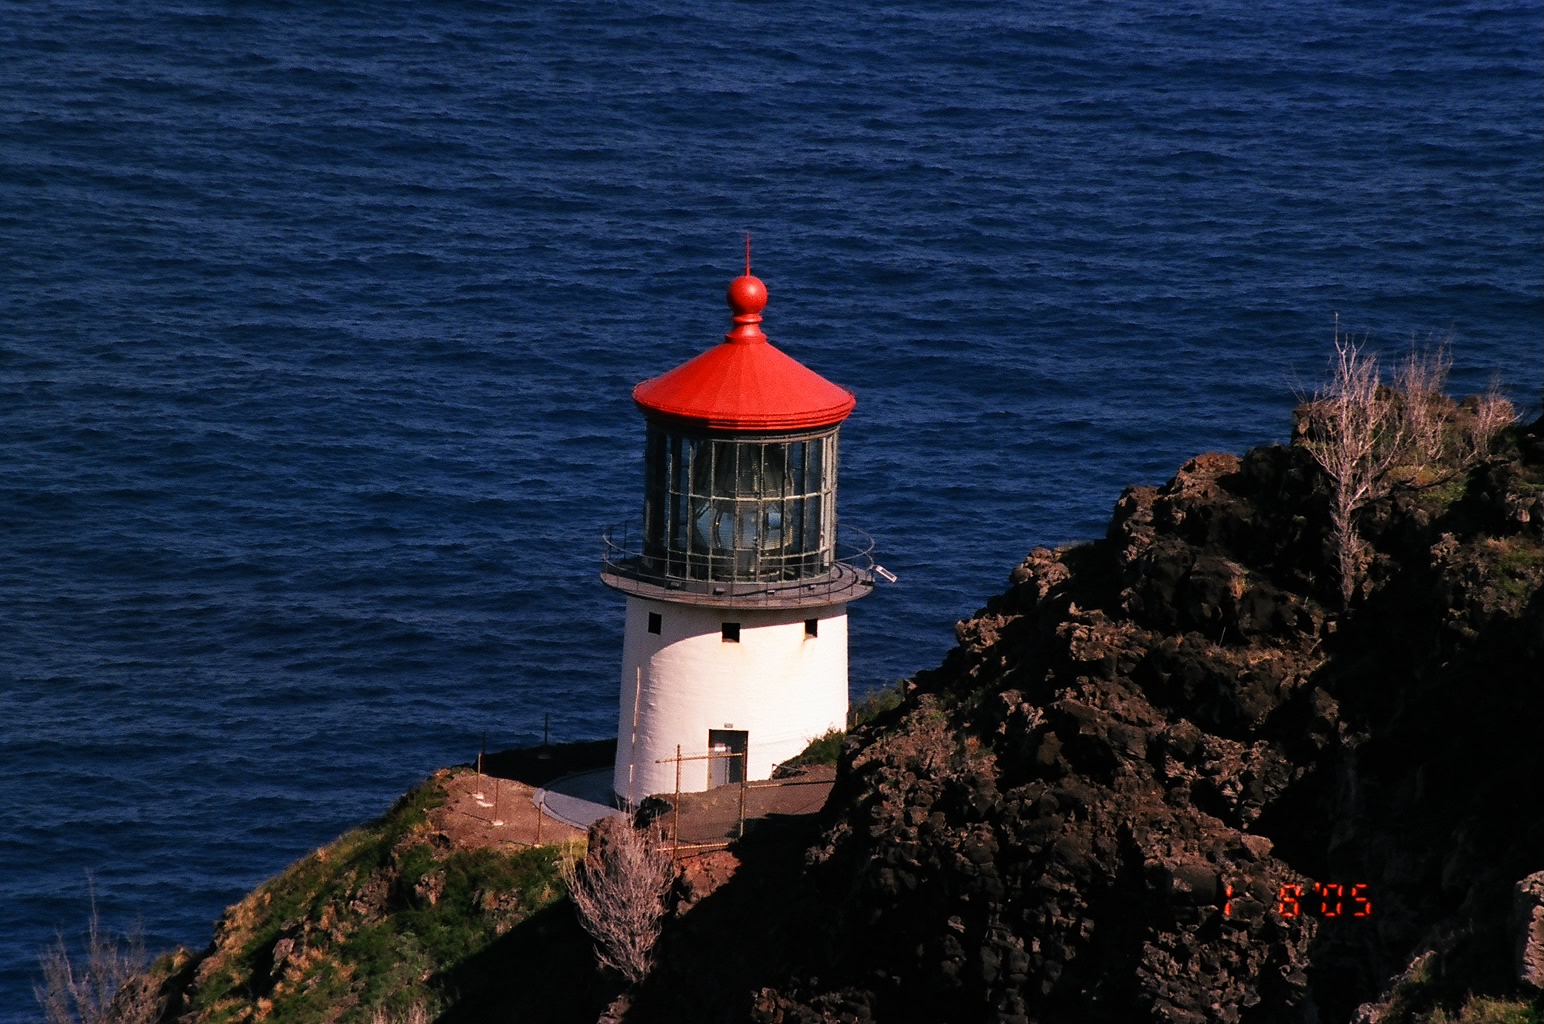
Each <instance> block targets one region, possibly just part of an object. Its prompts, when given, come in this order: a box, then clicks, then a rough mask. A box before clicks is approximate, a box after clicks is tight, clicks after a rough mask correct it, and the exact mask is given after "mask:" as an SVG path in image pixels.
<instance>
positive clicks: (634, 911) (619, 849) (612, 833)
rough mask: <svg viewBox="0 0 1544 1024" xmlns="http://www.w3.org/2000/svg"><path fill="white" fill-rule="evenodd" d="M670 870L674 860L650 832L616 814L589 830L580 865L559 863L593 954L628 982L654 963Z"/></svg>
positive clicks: (669, 881) (644, 972) (647, 971)
mask: <svg viewBox="0 0 1544 1024" xmlns="http://www.w3.org/2000/svg"><path fill="white" fill-rule="evenodd" d="M674 875H675V865H674V863H673V862H672V861H671V859H670V856H669V854H667V853H665V852H664V851H663V850H661V849H660V848H659V846H658V844H657V843H656V842H655V841H654V837H652V836H651V835H650V834H649V833H648V832H647V831H644V830H640V829H635V828H633V827H632V826H631V825H630V824H628V823H627V822H626V821H623V820H621V819H617V818H607V819H603V820H602V821H601V822H600V823H599V824H597V825H596V826H595V827H594V828H592V829H591V831H590V849H589V852H588V853H587V854H586V856H585V858H584V861H583V863H582V864H575V863H574V862H572V861H567V862H565V863H564V865H563V880H564V881H565V882H566V883H567V884H568V894H569V896H570V897H571V898H572V899H573V901H574V906H575V908H577V910H578V911H579V920H580V922H581V923H582V924H583V925H584V928H585V931H587V932H589V933H590V936H591V938H593V939H594V940H595V956H596V958H597V959H598V960H599V961H600V962H601V963H602V964H604V965H606V966H608V967H612V968H615V969H616V970H617V971H620V972H621V974H622V975H623V976H624V977H625V978H627V980H628V981H629V982H631V983H633V984H637V983H638V982H640V981H642V980H643V978H644V976H645V975H646V974H648V973H649V969H650V968H651V967H652V966H653V962H654V959H653V958H654V944H655V942H656V941H658V939H659V933H660V919H661V918H662V917H663V915H664V912H665V893H666V892H667V891H668V890H669V888H670V883H671V880H672V879H673V878H674Z"/></svg>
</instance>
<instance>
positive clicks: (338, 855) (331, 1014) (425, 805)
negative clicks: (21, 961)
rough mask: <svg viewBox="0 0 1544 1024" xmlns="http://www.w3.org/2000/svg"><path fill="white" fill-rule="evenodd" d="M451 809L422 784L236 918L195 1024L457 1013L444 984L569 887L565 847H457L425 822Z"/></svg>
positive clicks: (210, 969) (273, 884)
mask: <svg viewBox="0 0 1544 1024" xmlns="http://www.w3.org/2000/svg"><path fill="white" fill-rule="evenodd" d="M443 800H444V794H443V792H442V791H441V790H440V788H439V786H438V785H437V784H436V783H435V782H433V781H431V782H429V783H426V784H424V785H422V786H420V787H418V788H417V789H415V790H413V791H412V792H410V793H409V794H407V796H405V797H403V799H402V800H400V801H399V802H398V803H397V805H396V806H395V807H393V808H392V810H391V811H390V812H389V813H387V814H386V815H385V816H384V817H382V818H381V819H380V820H378V821H376V822H374V823H372V824H370V825H368V826H366V827H364V828H361V829H356V830H355V831H352V832H349V833H347V834H346V835H344V836H343V837H341V838H340V839H338V840H337V841H336V842H334V843H332V844H331V845H329V846H326V847H323V848H322V849H320V850H317V851H316V852H315V853H313V854H311V855H309V856H307V857H306V858H304V859H303V860H301V861H299V862H298V863H296V864H295V865H293V866H292V867H290V868H289V869H288V870H287V871H285V872H284V873H283V874H281V875H279V876H278V877H277V878H274V879H273V880H271V881H270V882H268V883H267V884H265V885H263V886H262V887H261V888H259V889H258V890H257V891H256V892H254V893H253V894H252V895H250V896H248V897H247V898H246V899H245V900H243V901H242V902H241V903H240V904H237V905H236V906H234V907H232V908H231V909H230V910H229V911H227V913H226V916H225V919H224V921H223V922H222V925H221V928H220V930H219V932H218V935H217V939H216V948H215V950H214V951H213V953H212V954H211V955H210V956H209V957H207V958H206V959H205V960H204V961H203V962H201V963H200V964H198V967H197V974H198V981H197V983H196V985H195V987H194V991H193V993H192V997H191V999H190V1005H189V1007H188V1009H189V1010H190V1011H192V1017H191V1019H193V1020H196V1021H198V1022H199V1024H223V1022H236V1021H239V1020H246V1019H248V1018H249V1017H250V1013H251V1008H252V1006H253V1005H254V1004H255V1005H256V1006H257V1007H258V1008H259V1010H260V1011H262V1012H263V1013H264V1014H265V1015H266V1016H267V1017H268V1019H272V1020H282V1021H285V1022H286V1024H323V1022H329V1024H330V1022H334V1021H336V1022H339V1024H372V1022H373V1021H375V1020H377V1019H380V1018H381V1017H382V1016H383V1014H389V1015H392V1016H395V1017H404V1016H408V1015H411V1014H413V1013H415V1012H419V1011H421V1010H423V1009H425V1007H426V1005H427V1008H429V1009H431V1010H432V1009H435V1008H444V1007H445V1006H448V1005H449V1004H450V1003H451V1002H452V1001H453V999H454V998H455V996H456V995H457V993H455V992H454V991H448V990H443V989H442V988H441V986H440V979H441V978H443V977H444V976H446V974H447V973H448V972H450V971H452V970H453V969H454V968H455V967H456V966H457V965H458V964H461V963H463V962H465V961H467V960H469V959H470V958H472V957H474V956H476V955H478V954H479V953H480V952H482V951H483V950H485V949H486V948H487V947H488V946H489V945H490V944H491V943H493V942H494V941H495V940H496V939H498V938H499V936H501V935H503V934H505V933H506V932H507V931H508V930H509V929H510V928H512V927H514V926H515V925H516V924H518V923H519V922H520V921H522V920H524V919H525V918H526V917H528V916H529V915H530V914H532V913H534V912H536V911H538V910H540V909H541V908H543V907H546V906H548V905H549V904H551V903H553V902H555V901H557V900H558V899H560V898H561V897H562V896H563V894H564V891H565V890H564V887H563V883H562V880H561V878H560V871H559V862H560V860H561V858H562V856H563V851H562V850H560V849H557V848H554V847H539V848H535V849H520V850H515V851H506V850H498V849H490V848H482V849H472V850H465V849H451V848H450V845H449V844H448V843H447V842H445V841H444V837H443V836H440V835H438V834H436V832H435V831H434V829H433V828H432V827H431V825H430V823H429V818H428V813H427V812H428V811H429V809H430V808H432V807H435V806H437V805H439V804H440V803H442V802H443ZM183 962H184V963H185V962H186V961H183ZM175 966H176V964H175V962H173V963H162V964H158V966H157V970H158V971H159V972H161V973H162V974H163V975H164V974H166V973H171V971H172V970H173V969H174V967H175ZM340 1009H341V1011H342V1012H341V1013H340Z"/></svg>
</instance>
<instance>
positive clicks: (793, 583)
mask: <svg viewBox="0 0 1544 1024" xmlns="http://www.w3.org/2000/svg"><path fill="white" fill-rule="evenodd" d="M601 544H602V552H601V575H602V577H603V578H604V579H605V581H606V584H607V585H608V586H610V587H612V588H613V589H616V590H620V591H622V592H624V593H632V594H639V595H642V596H653V597H661V598H664V599H666V600H670V599H675V600H687V601H692V600H696V601H701V602H702V603H705V604H716V603H720V602H723V603H730V602H732V603H734V604H736V605H744V604H750V605H755V604H758V603H764V604H768V605H773V604H788V603H790V602H792V603H809V604H816V603H821V602H828V601H829V602H835V601H847V600H854V599H856V598H858V597H861V596H863V595H864V594H866V593H868V592H869V591H870V590H872V589H873V586H874V539H873V538H872V537H870V536H869V535H868V534H866V533H864V532H863V531H862V530H856V529H853V528H851V527H846V526H843V527H839V528H838V530H837V536H836V550H835V557H834V558H833V560H832V562H831V564H830V565H829V566H827V567H825V568H824V569H823V570H819V571H817V572H814V573H810V572H808V571H807V570H806V571H805V574H804V575H796V576H795V577H794V578H792V579H781V580H733V579H713V578H711V577H712V575H713V571H712V570H713V569H714V568H715V566H714V565H713V563H712V562H711V561H710V560H709V556H704V558H703V561H702V562H701V564H700V570H701V571H702V573H703V575H704V576H705V577H706V578H697V577H694V576H686V575H681V574H679V573H678V572H676V571H664V570H662V569H661V568H660V563H661V562H662V561H663V559H661V558H659V557H658V556H655V555H653V554H651V553H649V552H647V551H645V549H644V545H643V533H642V529H641V527H640V525H639V524H638V523H636V522H629V523H623V524H619V525H617V526H613V527H611V528H610V529H608V530H606V531H605V532H604V533H602V534H601ZM670 568H671V569H674V568H675V566H674V565H671V567H670ZM693 568H699V566H693ZM722 575H729V573H727V572H725V573H722Z"/></svg>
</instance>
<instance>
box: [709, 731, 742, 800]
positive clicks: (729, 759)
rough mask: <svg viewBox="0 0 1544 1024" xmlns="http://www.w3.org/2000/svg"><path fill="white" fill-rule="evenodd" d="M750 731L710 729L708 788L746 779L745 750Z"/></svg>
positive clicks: (732, 784)
mask: <svg viewBox="0 0 1544 1024" xmlns="http://www.w3.org/2000/svg"><path fill="white" fill-rule="evenodd" d="M749 741H750V733H748V732H746V731H745V730H743V729H738V730H736V729H709V730H708V753H709V754H710V755H711V756H710V757H709V758H708V788H709V789H712V788H713V787H715V786H735V785H739V784H740V783H741V782H742V781H744V779H745V751H746V749H747V748H748V747H749V746H750V742H749Z"/></svg>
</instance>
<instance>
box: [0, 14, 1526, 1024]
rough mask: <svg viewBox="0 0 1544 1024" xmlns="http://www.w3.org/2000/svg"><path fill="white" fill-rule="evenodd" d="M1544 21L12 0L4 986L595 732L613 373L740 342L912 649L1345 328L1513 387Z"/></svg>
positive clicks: (939, 640)
mask: <svg viewBox="0 0 1544 1024" xmlns="http://www.w3.org/2000/svg"><path fill="white" fill-rule="evenodd" d="M1541 28H1544V6H1541V4H1540V3H1539V2H1529V3H1504V2H1498V3H1478V2H1457V3H1453V4H1446V5H1432V4H1422V3H1411V2H1393V3H1389V2H1386V0H1380V2H1376V3H1375V2H1372V0H1322V2H1321V0H1300V2H1296V3H1280V2H1265V3H1248V4H1245V3H1228V2H1223V0H1164V2H1158V0H1121V2H1105V3H1089V4H1078V5H1060V6H1057V7H1055V8H1047V7H1045V6H1044V5H1032V4H1023V3H985V2H955V3H949V4H941V3H938V4H927V3H917V2H912V3H894V4H882V5H875V6H872V7H869V8H865V9H864V10H863V11H862V12H861V13H841V12H839V11H836V10H833V9H832V7H831V5H827V4H815V3H809V2H806V0H791V2H784V3H778V4H770V3H739V4H729V3H697V4H674V5H667V4H649V3H600V4H577V3H545V4H509V3H489V2H479V3H452V2H447V3H436V4H432V5H430V4H414V5H405V4H393V5H380V4H368V5H367V4H360V3H347V4H345V3H337V4H308V3H299V2H278V0H251V2H246V3H240V4H236V3H229V2H225V3H219V2H213V0H210V2H193V0H183V2H178V0H169V2H166V3H158V4H122V3H89V2H73V3H63V2H54V0H31V2H23V0H0V309H3V312H4V317H3V321H0V769H3V770H4V773H5V776H6V778H7V780H8V786H7V792H8V793H9V798H8V799H7V800H5V801H4V802H3V804H0V1024H19V1022H22V1021H26V1020H29V1019H30V1018H31V1017H32V1016H33V1004H32V996H31V983H32V980H33V978H34V976H35V973H36V958H37V954H38V951H39V950H40V948H41V947H42V946H43V945H44V944H46V943H47V942H48V941H49V940H50V939H51V938H52V937H53V935H54V934H55V932H56V930H63V931H64V932H66V933H73V932H75V931H76V930H78V929H79V928H80V927H81V926H82V925H83V923H84V921H85V919H86V916H87V914H88V911H89V900H88V895H87V889H88V883H87V879H88V877H90V878H92V879H94V883H93V884H94V888H95V893H96V900H97V903H98V905H99V907H100V909H101V912H102V916H103V920H104V923H106V924H107V925H109V926H111V927H114V928H126V927H130V926H132V925H133V924H134V923H135V922H136V921H138V922H140V923H141V924H142V926H143V929H144V932H145V935H146V940H147V943H148V945H149V946H151V947H152V948H153V949H159V948H167V947H170V946H172V945H175V944H179V943H180V944H186V945H190V946H194V947H198V946H202V945H203V944H204V943H206V942H207V941H208V938H209V927H210V923H211V922H212V920H213V919H214V918H215V917H216V916H217V915H218V914H219V913H220V911H221V910H222V909H223V908H224V907H225V906H226V905H227V904H229V903H231V902H233V901H234V900H235V899H237V898H239V897H240V896H241V895H242V894H243V893H245V892H246V891H247V890H249V889H250V888H251V887H252V886H253V885H254V884H256V883H257V882H259V881H261V880H262V879H264V878H265V877H268V876H269V875H271V874H273V873H275V872H276V871H278V870H280V869H281V868H283V867H284V866H285V865H286V864H288V863H289V862H290V861H292V860H293V859H294V858H296V857H297V856H299V855H301V854H303V853H305V852H306V851H308V850H310V849H312V848H314V847H316V846H318V845H320V844H322V843H325V842H327V841H328V840H329V839H331V838H332V837H334V836H335V835H337V834H338V833H339V832H340V831H342V830H344V829H346V828H348V827H350V826H352V825H354V824H357V823H359V822H361V821H363V820H366V819H368V818H371V817H373V816H374V815H376V814H377V813H379V812H380V811H381V810H383V809H384V808H385V807H386V806H387V805H388V804H389V802H390V801H391V799H392V798H393V797H394V796H396V795H397V794H398V793H400V792H401V791H402V790H403V789H405V788H406V787H407V786H408V785H409V784H411V783H412V782H414V781H415V780H417V779H419V778H421V777H422V776H423V775H425V774H426V773H428V772H430V771H432V770H433V769H435V768H437V767H439V766H442V765H445V764H449V763H454V762H458V761H465V760H467V759H468V758H470V757H471V756H473V755H474V754H475V752H476V749H477V746H478V743H479V740H480V737H481V735H482V734H483V733H484V732H486V733H487V735H488V742H489V744H490V746H498V745H508V744H516V743H529V742H532V741H534V740H537V739H539V738H540V733H541V728H542V723H543V719H544V716H546V715H550V717H551V723H552V732H553V737H554V739H557V740H570V739H581V738H591V737H597V736H604V735H609V734H611V733H612V731H613V730H614V727H615V723H614V716H615V714H616V700H617V681H616V673H617V665H618V660H619V657H620V650H621V643H620V627H621V622H622V615H621V602H620V599H618V598H616V597H615V596H614V595H612V594H610V593H609V592H608V591H606V590H605V589H604V588H603V587H602V586H601V584H600V583H599V581H598V579H597V566H598V557H599V532H600V530H601V529H602V528H603V527H605V526H606V525H608V524H610V523H612V522H615V521H620V520H623V519H626V518H628V517H630V516H633V515H635V514H636V513H637V510H638V508H639V505H640V502H641V487H640V483H641V481H640V466H641V451H642V437H643V432H642V424H641V421H640V419H639V418H638V416H637V414H636V413H635V411H634V409H633V407H632V405H631V402H630V400H629V389H630V388H631V386H632V385H633V384H634V383H636V382H637V381H639V380H641V379H643V378H645V377H649V376H653V375H655V374H658V373H660V372H663V371H664V370H666V369H669V368H670V367H672V366H674V365H676V364H678V363H680V362H683V361H685V360H686V359H687V358H689V357H691V356H692V355H694V354H695V353H696V352H698V351H700V350H701V349H703V348H704V347H706V346H708V345H711V344H714V343H715V342H716V341H717V340H718V338H719V337H720V335H721V334H722V332H723V331H724V330H725V329H726V326H727V320H726V311H725V308H724V305H723V288H724V286H725V284H727V282H728V281H729V279H730V278H731V277H733V276H734V275H735V274H736V273H738V272H739V268H740V259H741V245H742V241H741V239H742V236H743V233H744V232H746V231H750V232H751V233H752V234H753V236H754V261H755V270H756V272H757V274H758V275H759V276H761V277H762V278H763V279H764V280H765V281H766V282H767V285H768V287H769V289H770V293H771V302H770V304H769V307H768V309H767V312H766V322H765V327H766V329H767V332H768V334H769V335H770V336H771V338H772V339H773V340H774V342H776V343H777V344H779V345H780V346H782V347H783V348H784V349H785V350H786V351H788V352H789V353H790V354H792V355H794V356H795V357H797V358H799V359H801V360H803V361H804V362H806V363H807V364H808V365H810V366H812V367H814V368H815V369H817V370H819V371H820V372H822V373H823V374H825V375H826V376H828V377H830V378H831V379H833V380H836V381H838V382H840V383H842V384H844V385H846V386H848V387H849V388H851V389H852V390H853V391H854V392H855V393H856V394H857V395H858V408H857V411H856V413H855V414H854V416H853V418H852V419H851V420H850V422H849V425H848V426H847V427H846V428H845V430H844V433H843V440H842V445H843V448H842V481H841V485H842V490H841V510H842V516H843V520H844V522H846V523H849V524H851V525H854V526H857V527H860V528H862V529H864V530H866V531H868V532H870V533H871V534H873V535H874V537H875V538H876V540H877V542H878V549H879V556H880V561H881V562H883V563H884V564H885V565H886V566H888V567H889V568H890V569H891V570H892V571H894V572H895V573H896V574H897V575H898V576H899V578H900V582H899V583H898V584H897V585H895V586H893V587H885V588H882V589H881V590H880V591H879V592H877V593H876V594H875V595H874V596H872V597H870V598H868V599H867V600H865V601H862V602H860V603H858V604H857V605H855V606H854V607H853V612H852V629H853V636H854V639H853V645H852V659H853V661H852V664H853V668H852V685H853V690H854V692H855V693H861V692H864V691H867V690H870V689H873V688H876V687H879V686H883V685H887V684H890V683H893V682H894V681H895V680H896V679H898V678H901V677H904V676H906V675H908V674H910V673H911V672H913V671H915V670H917V669H919V668H923V667H927V666H930V665H933V664H935V663H936V662H937V661H938V659H939V658H940V657H941V656H942V654H943V653H944V652H945V651H946V650H947V649H948V647H949V646H950V645H951V643H952V625H953V623H954V621H955V620H956V619H958V618H960V617H963V616H965V615H968V614H969V613H971V612H972V611H973V610H974V609H975V608H976V607H978V606H979V605H980V604H981V603H982V602H983V600H984V599H985V597H986V596H987V595H989V594H991V593H995V592H997V591H998V590H999V589H1000V588H1001V586H1002V585H1003V583H1004V581H1005V576H1006V574H1007V572H1008V571H1009V570H1010V569H1011V568H1012V567H1013V566H1014V565H1015V564H1017V562H1018V561H1019V560H1020V559H1021V558H1022V557H1023V555H1024V553H1025V552H1026V551H1027V550H1028V549H1029V548H1030V547H1032V546H1034V545H1036V544H1042V543H1057V542H1063V541H1068V540H1075V539H1079V538H1086V537H1091V536H1095V535H1098V534H1100V533H1101V532H1102V529H1103V523H1104V521H1105V519H1106V517H1107V515H1108V513H1109V510H1110V508H1111V506H1112V504H1113V503H1114V501H1115V499H1116V497H1117V496H1118V495H1119V493H1120V490H1121V488H1122V487H1123V486H1125V485H1127V484H1130V483H1138V482H1142V483H1153V482H1161V481H1162V480H1164V479H1166V478H1167V477H1168V476H1169V475H1171V474H1172V472H1173V470H1174V469H1175V468H1176V467H1177V466H1178V465H1179V464H1180V463H1181V462H1183V461H1184V460H1185V459H1186V458H1188V457H1190V456H1191V455H1193V454H1196V453H1198V452H1201V451H1206V450H1225V451H1242V450H1243V449H1245V448H1247V447H1249V446H1251V445H1255V444H1262V443H1271V442H1280V441H1283V440H1285V438H1286V436H1287V434H1288V431H1289V427H1290V410H1291V407H1292V405H1293V404H1294V401H1295V396H1296V395H1297V394H1300V393H1301V392H1303V391H1304V390H1305V389H1310V388H1311V387H1312V386H1313V384H1314V383H1315V382H1316V381H1317V380H1318V379H1319V378H1320V376H1321V375H1322V371H1323V368H1324V366H1325V362H1326V359H1327V356H1328V353H1329V350H1330V346H1331V337H1332V330H1333V329H1334V328H1333V324H1334V322H1335V317H1336V315H1337V314H1338V316H1339V322H1340V324H1341V326H1342V327H1343V328H1344V329H1345V330H1348V331H1350V332H1352V333H1353V334H1355V335H1357V336H1359V337H1360V336H1363V335H1365V336H1366V337H1367V339H1368V343H1369V344H1371V345H1372V346H1373V347H1374V348H1376V349H1377V350H1378V351H1380V352H1383V353H1385V354H1386V355H1388V356H1390V357H1397V355H1398V354H1399V353H1400V352H1402V351H1404V350H1405V349H1406V348H1407V347H1408V346H1409V345H1410V344H1411V342H1412V340H1415V341H1417V342H1427V341H1429V340H1433V339H1436V340H1441V339H1449V344H1450V345H1451V352H1452V355H1453V360H1454V369H1453V375H1452V376H1453V381H1452V389H1453V390H1454V391H1457V392H1465V393H1467V392H1473V391H1476V390H1479V389H1482V388H1484V387H1485V386H1486V385H1487V384H1488V383H1489V382H1490V381H1491V380H1492V379H1495V380H1498V381H1499V382H1500V384H1501V385H1502V386H1503V387H1504V388H1505V389H1506V390H1507V391H1508V393H1509V394H1510V395H1511V396H1512V397H1513V398H1514V400H1515V401H1517V402H1518V404H1519V405H1521V406H1524V407H1528V408H1532V409H1534V410H1537V406H1538V401H1539V395H1540V389H1541V381H1544V288H1541V276H1544V200H1541V196H1544V90H1541V81H1544V74H1541V72H1544V43H1541V38H1544V36H1541Z"/></svg>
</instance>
